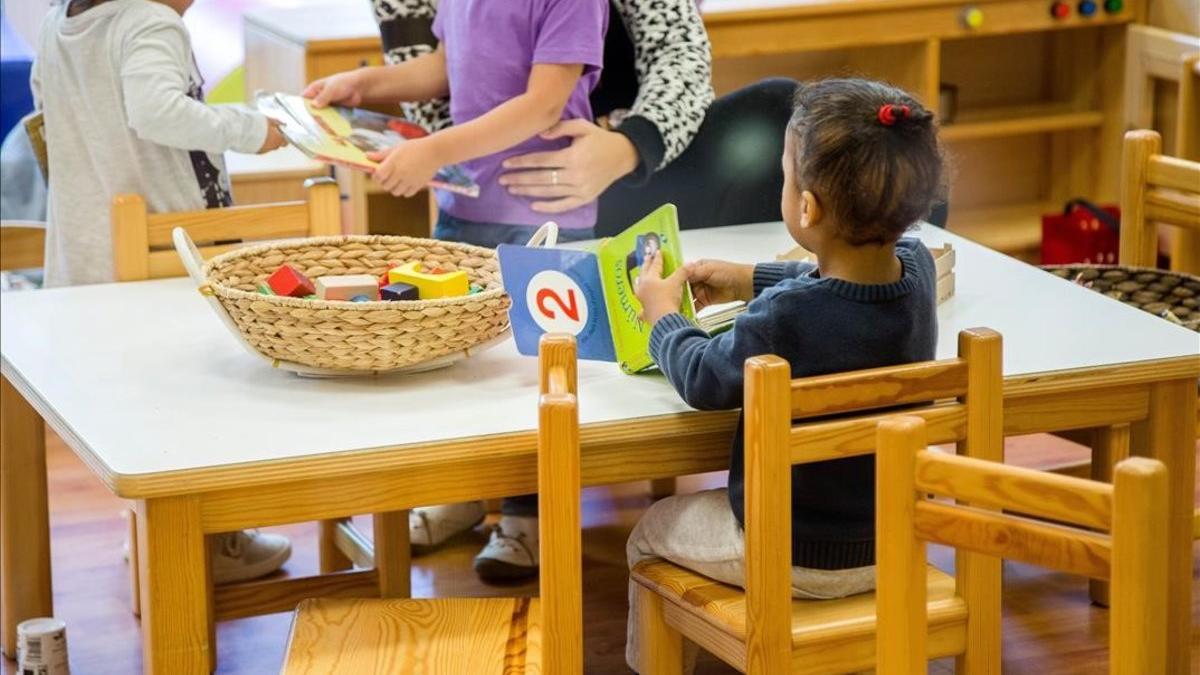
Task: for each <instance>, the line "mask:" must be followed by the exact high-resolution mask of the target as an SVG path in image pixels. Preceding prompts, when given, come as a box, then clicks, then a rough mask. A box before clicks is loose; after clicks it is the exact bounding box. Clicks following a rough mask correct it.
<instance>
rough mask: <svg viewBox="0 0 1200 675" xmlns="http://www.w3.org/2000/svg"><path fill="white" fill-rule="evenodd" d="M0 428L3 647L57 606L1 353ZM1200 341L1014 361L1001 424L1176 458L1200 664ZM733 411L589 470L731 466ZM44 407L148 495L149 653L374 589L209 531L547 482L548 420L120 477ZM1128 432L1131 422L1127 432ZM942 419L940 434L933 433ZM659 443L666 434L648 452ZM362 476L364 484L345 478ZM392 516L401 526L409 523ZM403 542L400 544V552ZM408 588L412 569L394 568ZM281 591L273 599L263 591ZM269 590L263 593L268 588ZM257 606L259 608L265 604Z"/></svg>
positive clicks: (38, 466)
mask: <svg viewBox="0 0 1200 675" xmlns="http://www.w3.org/2000/svg"><path fill="white" fill-rule="evenodd" d="M3 374H4V382H3V390H2V392H3V396H2V399H0V408H2V410H0V412H2V419H3V442H2V444H0V546H2V555H0V592H2V595H3V597H2V598H0V617H2V622H3V639H4V643H3V644H4V648H5V653H7V654H10V655H11V654H12V650H13V646H14V637H15V626H16V624H17V622H19V621H21V620H23V619H26V618H29V617H34V616H49V615H51V614H52V610H53V607H52V600H51V593H50V564H49V563H50V557H49V551H50V542H49V515H48V508H47V501H46V463H45V439H44V431H43V429H44V427H43V424H42V419H41V417H40V413H41V412H44V411H46V410H47V408H46V406H45V404H44V403H43V402H42V401H41V400H40V399H39V398H38V395H37V392H35V391H32V390H31V388H30V387H29V386H28V385H27V384H26V383H25V382H24V381H23V380H22V379H21V377H20V375H19V373H16V372H14V369H13V368H11V367H9V365H8V363H7V362H4V363H3ZM1197 377H1200V356H1196V357H1180V358H1173V359H1162V360H1155V361H1143V362H1137V363H1131V364H1125V365H1115V366H1110V367H1102V368H1089V369H1080V370H1071V371H1058V372H1052V373H1045V374H1040V375H1032V376H1029V375H1025V376H1019V377H1010V378H1008V379H1006V380H1005V387H1004V433H1005V435H1019V434H1029V433H1037V432H1046V431H1061V430H1069V429H1083V428H1095V427H1103V428H1115V429H1118V430H1123V429H1126V428H1127V429H1129V434H1128V439H1129V441H1128V442H1129V446H1130V448H1131V450H1132V453H1133V454H1136V455H1146V456H1150V457H1154V458H1156V459H1159V460H1161V461H1162V462H1163V463H1164V464H1166V466H1167V469H1168V471H1169V476H1170V478H1169V480H1170V485H1171V489H1170V495H1169V500H1170V511H1171V520H1170V522H1169V523H1168V524H1167V526H1168V528H1169V532H1168V540H1169V545H1170V552H1169V566H1170V571H1169V584H1170V589H1171V590H1170V593H1169V596H1168V603H1169V619H1168V626H1169V630H1168V635H1167V641H1168V643H1167V647H1168V658H1169V664H1170V669H1169V672H1171V673H1185V672H1187V670H1188V667H1189V665H1188V664H1189V650H1190V646H1189V641H1190V635H1191V605H1192V602H1191V597H1192V580H1191V567H1192V557H1191V551H1192V527H1193V525H1192V522H1193V518H1192V513H1193V506H1192V492H1193V483H1194V480H1195V445H1194V424H1193V422H1192V417H1191V415H1192V411H1194V410H1195V407H1196V379H1197ZM736 419H737V416H736V413H733V412H692V413H684V414H676V415H665V416H659V417H651V418H643V419H638V420H633V421H621V422H609V423H603V424H593V425H587V426H585V427H583V429H582V436H581V442H582V465H583V469H582V470H583V482H584V484H585V485H602V484H611V483H620V482H625V481H633V480H642V479H655V478H666V477H672V476H679V475H686V474H692V473H700V472H705V471H713V470H720V469H724V468H727V464H728V453H729V447H728V444H729V439H730V437H731V435H732V433H733V427H734V424H735V422H736ZM46 422H47V423H48V424H49V425H50V426H51V428H53V429H54V430H55V431H56V432H57V433H58V434H59V435H60V436H62V437H63V439H64V440H65V441H66V443H67V444H68V445H69V446H71V447H72V449H73V450H75V451H76V453H77V454H79V455H80V457H81V458H82V459H83V460H84V461H85V462H86V463H87V464H88V465H89V466H90V467H91V469H92V470H93V471H94V472H95V473H96V474H97V475H98V476H99V477H100V478H101V479H102V480H104V481H105V483H106V484H107V485H108V487H109V488H110V489H111V490H112V491H113V492H114V493H116V494H117V495H119V496H121V497H125V498H129V499H134V500H136V502H137V509H136V510H137V517H138V521H139V526H140V531H141V532H142V533H143V535H142V537H141V540H140V541H139V555H138V556H137V557H138V559H139V565H140V574H141V580H142V583H141V601H142V629H143V649H144V652H143V653H144V669H145V671H146V672H149V673H171V674H172V675H174V674H185V673H206V672H209V671H211V669H212V668H213V666H214V661H215V653H216V650H215V638H214V632H213V628H212V626H213V621H214V620H220V619H227V618H234V617H239V616H247V615H249V614H250V613H252V611H251V607H252V606H253V607H257V608H266V610H267V611H285V610H288V609H290V608H291V607H292V606H294V604H295V603H296V602H298V601H299V600H300V599H302V598H304V597H311V596H314V595H342V596H351V595H375V594H378V593H379V592H380V591H379V588H380V582H381V580H380V579H379V578H378V577H377V575H376V574H375V572H374V571H373V570H365V571H354V572H344V573H340V574H335V575H327V576H324V577H311V578H302V579H287V580H284V581H276V582H256V583H251V584H242V585H237V586H230V587H222V588H220V589H218V590H217V591H216V593H215V597H214V596H213V595H210V594H209V592H208V589H209V588H211V585H210V584H208V577H207V574H208V573H207V569H208V566H207V559H208V558H207V555H206V550H205V546H206V544H205V537H204V536H203V535H205V534H209V533H217V532H227V531H230V530H237V529H241V528H248V527H260V526H270V525H279V524H283V523H294V522H303V521H310V520H320V519H327V518H337V517H343V516H348V515H350V514H356V513H379V512H388V511H403V510H404V509H407V508H411V507H414V506H418V505H424V504H438V503H450V502H456V501H464V500H468V499H479V498H493V497H503V496H505V495H511V494H524V493H528V492H532V491H533V490H534V489H535V487H536V450H535V447H536V432H535V431H533V430H531V431H529V432H522V433H514V434H502V435H494V436H486V437H478V438H470V439H460V440H456V441H452V442H443V443H436V444H431V445H423V446H403V447H387V448H375V449H370V450H362V451H356V452H343V453H331V454H328V455H320V456H313V457H307V458H304V459H302V460H288V461H272V462H261V463H255V464H243V465H236V466H226V467H220V468H214V469H204V470H196V471H188V472H176V473H166V474H153V475H146V476H138V477H135V478H129V477H121V478H116V479H115V478H114V477H113V476H111V475H109V474H108V473H107V472H106V471H105V470H104V467H103V465H102V464H101V463H100V462H99V461H97V460H96V459H95V458H94V457H91V456H90V455H89V454H88V453H86V452H81V451H80V446H81V444H79V443H78V442H76V440H75V439H74V437H73V434H72V432H71V430H70V428H69V427H67V426H66V425H65V424H64V423H63V422H62V420H59V419H56V418H54V417H53V416H49V417H48V418H47V419H46ZM1116 435H1117V436H1119V437H1121V438H1124V437H1125V435H1124V434H1123V433H1120V432H1118V433H1117V434H1116ZM936 440H937V439H936V436H935V434H933V433H932V432H931V441H934V442H936ZM647 447H653V448H655V453H654V454H653V455H649V454H648V453H647V452H646V450H645V449H646V448H647ZM351 481H352V482H353V485H354V488H355V489H353V490H348V489H347V484H348V483H349V482H351ZM403 525H404V523H402V522H398V519H397V522H394V523H392V524H391V526H394V527H403ZM389 554H400V555H403V554H404V553H402V552H391V553H389ZM391 583H392V584H394V585H393V586H392V589H393V591H397V592H404V593H406V592H407V591H408V587H407V580H403V581H400V580H391ZM267 600H269V602H266V601H267ZM264 603H265V604H264ZM260 611H262V610H261V609H260Z"/></svg>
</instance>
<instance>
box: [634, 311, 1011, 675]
mask: <svg viewBox="0 0 1200 675" xmlns="http://www.w3.org/2000/svg"><path fill="white" fill-rule="evenodd" d="M958 353H959V356H958V358H956V359H947V360H944V361H930V362H925V363H914V364H910V365H903V366H895V367H889V368H876V369H871V370H863V371H858V372H851V373H839V374H834V375H825V376H820V377H810V378H803V379H797V380H792V379H791V367H790V366H789V365H788V363H787V362H786V361H784V360H783V359H780V358H779V357H776V356H760V357H755V358H752V359H749V360H747V361H746V385H745V386H746V393H745V418H746V423H745V428H746V442H745V452H746V485H745V492H746V496H745V499H746V511H745V513H746V531H745V537H746V588H745V591H743V590H742V589H740V588H735V587H733V586H728V585H725V584H722V583H719V582H716V581H713V580H712V579H709V578H707V577H704V576H701V575H699V574H697V573H695V572H692V571H691V570H688V569H685V568H682V567H679V566H676V565H674V564H673V563H670V562H667V561H665V560H658V559H655V560H648V561H645V562H643V563H640V564H639V565H637V566H636V567H634V568H633V570H632V573H631V577H632V580H633V581H634V582H636V583H637V584H638V588H637V589H636V591H637V592H638V593H639V594H640V597H639V603H640V606H641V608H642V614H641V616H639V630H640V634H639V637H640V643H641V646H642V659H643V662H642V664H641V668H640V670H639V672H641V674H642V675H667V674H672V675H673V674H677V673H680V672H681V671H682V660H681V659H682V647H681V637H682V636H686V637H687V638H689V639H690V640H692V641H693V642H696V643H698V644H699V645H700V646H701V647H702V648H704V649H706V650H708V651H710V652H712V653H713V654H715V655H716V656H718V657H720V658H721V659H722V660H723V661H725V662H726V663H728V664H729V665H731V666H733V667H734V668H737V669H738V670H741V671H743V672H746V673H754V674H756V675H780V674H781V673H845V672H853V671H858V670H866V669H870V668H872V667H873V666H874V665H875V661H876V659H875V623H876V620H875V604H876V599H875V595H874V594H872V593H865V594H861V595H856V596H851V597H848V598H843V599H839V600H822V601H811V600H794V599H792V587H791V572H792V561H791V546H789V545H788V542H790V541H791V538H792V524H791V508H790V504H791V489H792V486H791V475H792V472H791V467H792V465H793V464H798V463H805V462H818V461H823V460H829V459H837V458H842V457H849V456H854V455H864V454H869V453H873V452H874V451H875V430H876V426H877V425H878V423H879V421H880V420H882V419H884V417H885V415H884V414H881V413H880V412H879V411H880V410H881V409H887V408H895V407H896V406H912V407H911V408H909V409H908V410H907V412H908V413H909V414H912V415H916V416H918V417H920V418H923V419H925V420H926V421H927V422H928V423H929V429H930V432H929V435H930V436H931V437H932V440H933V441H934V442H937V443H947V442H951V441H954V442H958V443H960V452H963V451H965V453H966V454H967V455H970V456H974V457H981V458H986V459H991V460H997V461H999V460H1002V459H1003V452H1004V446H1003V442H1004V439H1003V433H1002V432H1003V426H1002V423H1001V422H1002V419H1001V415H1002V405H1001V404H1002V395H1001V340H1000V335H999V334H998V333H995V332H994V331H991V330H988V329H972V330H967V331H963V332H962V333H960V334H959V340H958ZM947 399H951V400H947ZM830 415H839V417H835V418H832V419H829V418H828V416H830ZM815 418H825V419H821V420H818V421H814V422H809V423H800V424H796V423H795V422H796V420H805V419H810V420H811V419H815ZM956 570H957V577H958V583H959V584H960V585H963V584H969V586H968V587H969V588H970V589H971V594H970V595H968V596H965V597H958V596H956V595H955V592H954V589H955V579H954V578H952V577H950V576H948V575H946V574H944V573H943V572H941V571H939V570H937V569H935V568H933V567H928V568H922V569H921V570H920V573H919V575H915V576H919V579H918V580H916V581H914V583H920V584H922V585H925V586H926V587H927V589H928V596H927V609H928V613H929V635H928V643H929V650H930V653H931V654H933V655H934V656H935V657H942V656H949V655H960V656H961V658H962V660H963V662H964V663H965V665H966V669H965V670H966V672H997V670H998V667H999V663H1000V655H999V652H998V645H999V642H998V639H997V640H995V641H993V640H992V639H991V638H992V637H993V636H998V635H999V629H1000V625H999V622H998V619H993V618H992V617H993V614H994V615H995V616H996V617H998V616H999V607H1000V565H999V562H998V561H995V560H988V559H986V558H983V557H981V556H976V555H974V554H967V555H964V556H962V557H961V558H960V559H959V560H958V563H957V565H956ZM968 606H971V607H975V608H978V611H975V610H973V611H972V612H970V613H968V611H967V607H968ZM968 636H972V637H971V639H968ZM984 638H987V639H984ZM992 665H994V666H995V668H994V669H992V670H990V671H989V670H988V668H989V667H990V666H992ZM960 672H962V671H960Z"/></svg>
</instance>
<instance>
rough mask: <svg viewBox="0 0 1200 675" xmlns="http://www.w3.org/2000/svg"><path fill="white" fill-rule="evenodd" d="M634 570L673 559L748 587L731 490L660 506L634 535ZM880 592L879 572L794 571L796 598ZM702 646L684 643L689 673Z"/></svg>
mask: <svg viewBox="0 0 1200 675" xmlns="http://www.w3.org/2000/svg"><path fill="white" fill-rule="evenodd" d="M625 554H626V558H627V560H628V563H629V567H630V569H632V568H633V567H634V566H635V565H637V564H638V563H639V562H641V561H643V560H645V559H647V558H652V557H659V558H663V559H666V560H669V561H671V562H673V563H675V564H676V565H679V566H680V567H686V568H687V569H690V570H694V571H696V572H698V573H700V574H703V575H704V576H706V577H709V578H711V579H715V580H717V581H720V582H723V583H726V584H730V585H733V586H738V587H742V586H744V585H745V578H746V577H745V544H744V540H743V533H742V528H741V525H740V524H739V523H738V521H737V518H736V517H734V515H733V509H732V508H730V506H729V492H728V490H725V489H719V490H706V491H704V492H698V493H695V494H688V495H676V496H674V497H668V498H666V499H663V500H661V501H659V502H656V503H655V504H654V505H653V506H651V507H650V509H649V510H647V511H646V514H645V515H644V516H642V519H641V520H640V521H638V524H637V525H636V526H635V527H634V529H633V532H632V533H631V534H630V535H629V542H628V544H627V545H626V547H625ZM635 585H636V584H635V583H634V582H632V581H631V582H630V587H629V602H630V610H629V620H628V632H627V642H626V647H625V658H626V661H627V663H628V664H629V666H630V667H631V668H633V669H634V670H637V664H638V659H639V654H640V651H639V649H640V647H639V645H638V643H637V636H638V630H639V627H638V622H639V619H638V599H637V593H636V590H637V589H636V588H635ZM874 587H875V568H874V567H858V568H854V569H848V570H816V569H807V568H803V567H793V568H792V595H793V596H794V597H797V598H807V599H814V600H824V599H830V598H839V597H845V596H847V595H854V594H856V593H864V592H866V591H869V590H872V589H873V588H874ZM695 656H696V647H695V645H693V644H691V643H689V642H688V641H686V640H685V641H684V667H685V670H684V672H690V671H691V668H692V667H693V666H694V664H695Z"/></svg>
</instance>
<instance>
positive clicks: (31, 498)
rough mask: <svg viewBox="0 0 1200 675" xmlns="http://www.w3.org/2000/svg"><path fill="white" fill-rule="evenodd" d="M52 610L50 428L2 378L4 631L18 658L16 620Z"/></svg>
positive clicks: (0, 577) (0, 580)
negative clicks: (48, 489) (48, 498)
mask: <svg viewBox="0 0 1200 675" xmlns="http://www.w3.org/2000/svg"><path fill="white" fill-rule="evenodd" d="M53 614H54V604H53V595H52V593H51V589H50V509H49V506H48V505H47V502H46V427H45V424H44V423H43V422H42V418H41V417H40V416H39V415H38V414H37V411H36V410H34V409H33V407H32V406H30V405H29V403H28V402H27V401H26V400H25V398H24V397H23V396H21V393H20V392H18V391H17V390H16V388H15V387H13V386H12V384H11V383H9V381H8V378H0V625H2V626H3V631H2V632H0V638H2V640H0V641H2V643H3V644H2V646H3V651H4V654H5V655H6V656H8V657H10V658H16V655H17V654H16V653H17V624H18V623H21V622H22V621H24V620H26V619H33V618H36V617H40V616H52V615H53Z"/></svg>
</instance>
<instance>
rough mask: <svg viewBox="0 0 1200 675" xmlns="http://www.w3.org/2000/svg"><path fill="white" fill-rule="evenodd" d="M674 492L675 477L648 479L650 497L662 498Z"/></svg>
mask: <svg viewBox="0 0 1200 675" xmlns="http://www.w3.org/2000/svg"><path fill="white" fill-rule="evenodd" d="M674 494H675V479H674V478H655V479H654V480H652V481H650V497H651V498H653V499H663V498H665V497H671V496H673V495H674Z"/></svg>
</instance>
